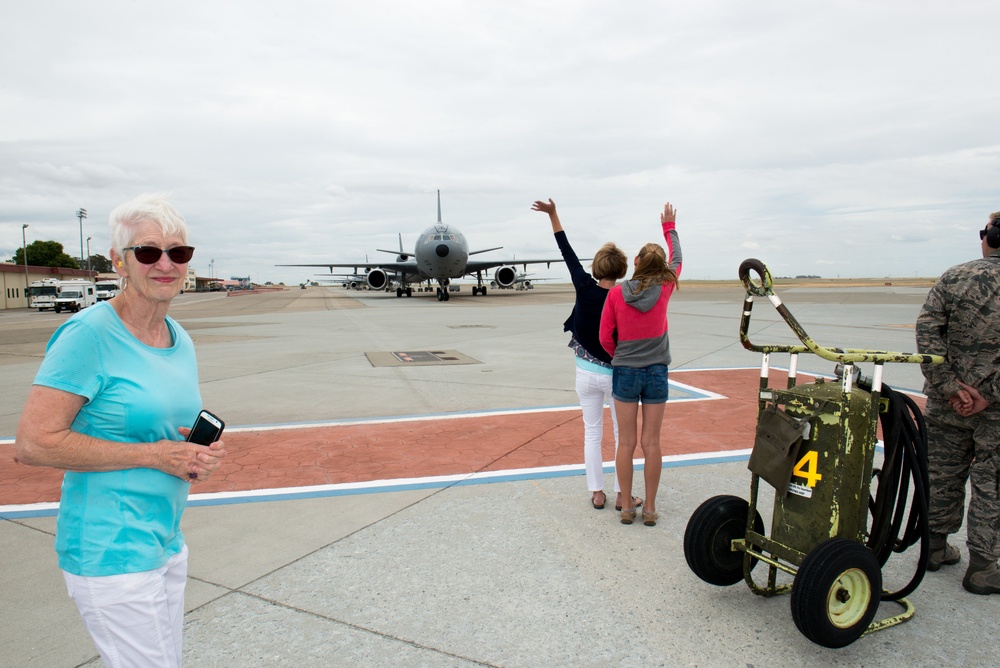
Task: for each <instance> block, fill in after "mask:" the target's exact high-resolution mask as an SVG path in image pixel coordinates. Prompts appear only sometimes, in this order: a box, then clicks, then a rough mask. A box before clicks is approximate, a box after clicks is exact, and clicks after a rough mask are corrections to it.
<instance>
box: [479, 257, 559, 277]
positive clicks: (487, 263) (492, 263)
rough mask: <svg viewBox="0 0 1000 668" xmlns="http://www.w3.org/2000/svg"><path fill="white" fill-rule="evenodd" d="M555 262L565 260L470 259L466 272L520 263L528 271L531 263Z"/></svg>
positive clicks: (548, 264)
mask: <svg viewBox="0 0 1000 668" xmlns="http://www.w3.org/2000/svg"><path fill="white" fill-rule="evenodd" d="M553 262H563V259H562V258H561V257H559V258H552V259H548V260H469V261H468V262H467V263H466V265H465V273H467V274H474V273H476V272H477V271H486V270H487V269H493V268H495V267H515V266H518V265H523V266H524V268H525V271H527V267H528V265H529V264H544V265H545V266H546V267H549V266H551V265H552V263H553Z"/></svg>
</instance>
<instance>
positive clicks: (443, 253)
mask: <svg viewBox="0 0 1000 668" xmlns="http://www.w3.org/2000/svg"><path fill="white" fill-rule="evenodd" d="M434 251H435V252H436V253H437V256H438V257H448V244H438V247H437V248H435V249H434Z"/></svg>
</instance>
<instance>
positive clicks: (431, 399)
mask: <svg viewBox="0 0 1000 668" xmlns="http://www.w3.org/2000/svg"><path fill="white" fill-rule="evenodd" d="M779 294H781V296H782V299H783V301H784V302H785V304H786V305H787V306H788V307H789V309H790V310H791V311H792V313H793V314H794V315H795V317H796V318H797V319H798V320H799V321H800V322H801V323H802V325H803V326H804V327H805V329H806V330H807V331H808V332H809V333H810V334H811V335H812V336H813V337H814V338H815V339H816V340H817V341H818V342H819V343H821V344H823V345H827V346H838V347H849V348H870V349H879V350H896V351H903V352H912V351H913V349H914V343H913V322H914V320H915V318H916V315H917V313H918V311H919V308H920V304H921V303H922V302H923V298H924V296H925V294H926V288H919V287H899V286H890V285H872V286H867V287H846V288H845V287H841V286H837V287H833V286H829V287H827V286H825V285H823V284H818V285H813V286H806V287H794V288H788V289H779ZM742 299H743V290H742V288H741V287H740V286H738V285H735V284H734V285H730V286H721V287H716V286H713V287H705V286H696V285H693V284H692V285H687V284H685V285H684V287H683V288H682V290H681V291H680V292H678V293H677V295H676V296H675V297H674V299H673V300H672V302H671V307H670V332H671V349H672V353H673V358H674V360H673V365H672V372H673V371H674V370H676V371H683V370H726V369H746V368H754V367H758V366H759V364H760V356H759V355H757V354H755V353H751V352H748V351H746V350H744V349H743V348H742V347H741V346H740V344H739V341H738V337H737V334H738V328H739V318H740V314H741V311H742ZM571 304H572V290H571V288H569V287H567V286H539V287H537V288H536V289H535V290H531V291H525V292H514V291H491V292H490V294H489V295H488V296H487V297H485V298H484V297H472V296H471V295H470V294H469V293H468V287H465V288H463V292H461V293H459V294H458V295H454V296H453V297H452V299H451V300H450V301H449V302H448V303H439V302H437V301H436V300H435V299H434V297H433V294H415V295H414V296H413V297H412V298H409V299H408V298H402V299H397V298H396V297H395V296H392V295H387V294H384V293H363V292H348V291H345V290H343V289H341V288H309V289H306V290H299V289H292V290H286V291H280V292H273V293H261V294H253V295H244V296H239V297H235V296H231V297H224V296H221V295H218V294H213V293H209V294H192V295H182V296H180V297H178V298H177V300H175V302H174V304H173V306H172V308H171V315H172V316H173V317H175V318H176V319H178V320H179V321H180V322H181V323H182V324H183V325H184V326H185V328H186V329H188V331H189V332H190V333H191V334H192V336H193V337H194V340H195V343H196V346H197V351H198V358H199V365H200V376H201V390H202V396H203V400H204V404H205V406H206V407H207V408H210V409H211V410H213V411H214V412H216V413H218V414H219V415H222V416H223V417H224V418H225V419H226V421H227V424H228V428H229V429H230V430H231V431H232V433H233V438H234V440H238V438H237V437H238V436H239V435H241V434H242V433H244V432H252V431H257V432H259V431H261V430H267V429H275V430H276V431H275V433H276V434H279V433H281V432H280V429H284V428H304V427H305V426H306V425H321V426H322V425H330V424H335V423H337V424H339V423H343V422H345V421H346V422H353V423H356V424H364V425H368V424H370V425H372V426H371V429H373V430H374V429H376V428H377V425H379V424H380V423H383V422H387V421H391V420H395V419H398V418H408V417H421V418H423V419H425V421H430V422H434V421H437V420H446V419H452V418H454V417H455V416H456V415H472V416H479V415H484V416H489V415H492V414H495V413H498V412H505V413H512V414H514V415H525V416H527V415H531V414H532V411H538V410H567V411H571V410H572V408H573V407H574V406H575V405H576V402H577V398H576V394H575V391H574V381H573V379H574V370H573V364H572V359H571V357H570V353H569V351H568V350H567V349H566V341H567V339H568V335H566V334H564V333H563V332H562V322H563V320H564V319H565V318H566V316H567V315H568V313H569V310H570V307H571ZM65 318H66V315H65V314H62V315H58V316H57V315H55V314H51V313H37V312H32V311H27V310H13V311H7V312H0V368H2V372H3V374H4V376H5V383H4V384H5V390H4V395H3V397H4V398H3V401H2V404H0V438H2V439H4V440H0V457H2V458H4V459H5V460H6V459H10V458H11V457H12V449H11V445H10V443H11V440H12V437H13V434H14V431H15V429H16V425H17V421H18V418H19V415H20V411H21V409H22V407H23V405H24V400H25V397H26V395H27V391H28V388H29V387H30V384H31V381H32V378H33V377H34V374H35V372H36V371H37V368H38V365H39V363H40V361H41V356H42V355H43V353H44V345H45V342H46V341H47V339H48V337H49V336H50V335H51V332H52V331H53V330H54V329H55V327H56V326H57V325H58V323H59V322H62V321H63V320H64V319H65ZM751 339H752V340H753V341H754V342H755V343H792V342H794V338H793V336H792V334H791V332H790V330H789V329H788V327H787V326H786V325H785V323H784V322H782V321H781V319H780V317H779V316H778V315H777V313H776V312H775V311H774V309H773V308H771V306H770V304H768V303H767V302H766V301H763V300H758V304H757V305H756V307H755V310H754V312H753V322H752V326H751ZM399 351H406V352H414V351H455V352H457V353H458V354H460V355H461V356H463V357H468V358H471V359H472V360H473V363H468V364H450V363H447V361H445V362H444V363H441V364H432V365H429V366H408V365H405V364H401V365H397V366H373V365H372V363H371V362H370V361H369V357H368V356H366V353H386V352H399ZM774 357H775V359H772V364H774V365H777V366H780V365H783V364H787V361H786V360H782V359H777V358H778V357H780V356H774ZM799 366H800V369H801V370H802V371H804V372H816V373H824V374H828V373H831V372H832V366H833V365H832V364H831V363H829V362H825V361H823V360H820V359H817V358H815V357H812V356H804V357H803V358H802V360H801V361H800V364H799ZM745 375H746V374H745V373H744V374H743V375H742V376H740V377H741V378H743V377H745ZM683 376H684V374H681V373H672V377H671V380H672V381H681V382H683ZM742 382H744V381H741V383H742ZM885 382H886V383H887V384H889V385H891V386H893V387H895V388H897V389H913V390H919V388H920V386H921V376H920V372H919V369H918V368H916V367H914V366H912V365H895V366H889V367H887V368H886V373H885ZM741 389H746V388H743V387H742V385H741ZM684 391H685V390H684V389H683V388H672V392H674V394H673V395H672V396H673V397H677V396H678V392H679V393H680V395H683V393H684ZM695 393H696V394H697V392H695ZM717 405H719V406H724V405H725V402H721V401H720V402H719V403H718V404H717ZM676 406H677V404H675V407H674V412H675V413H676V412H678V409H677V408H676ZM667 414H668V419H669V416H670V414H671V405H670V404H668V406H667ZM525 419H527V418H525ZM744 421H745V419H744V420H741V422H744ZM469 424H470V428H469V434H468V437H469V439H470V440H471V441H473V442H475V440H476V439H477V437H478V438H479V439H480V440H482V439H483V438H484V434H483V433H482V432H480V431H477V426H476V425H477V424H480V423H478V422H476V421H475V420H471V421H470V422H469ZM674 427H675V428H674V429H671V430H664V434H663V440H664V444H665V445H668V444H669V443H670V442H671V440H672V439H674V440H683V438H684V436H683V435H684V433H685V431H686V430H693V431H697V430H698V428H699V425H698V424H688V425H675V426H674ZM745 429H746V434H747V435H748V436H747V438H748V440H747V442H746V443H745V444H742V445H741V444H736V445H735V446H734V444H732V443H729V444H720V445H719V448H718V449H719V450H730V451H731V450H732V449H733V448H734V447H737V446H738V447H742V448H750V447H751V446H752V430H753V424H748V425H745ZM579 436H580V440H581V441H582V430H581V431H580V434H579ZM546 438H547V436H546V434H545V433H538V434H536V435H534V436H533V437H532V438H531V439H528V440H532V442H535V443H545V442H546V441H545V439H546ZM610 438H611V437H610V429H608V430H607V431H606V440H609V439H610ZM406 445H407V444H406V443H400V448H405V447H406ZM456 447H458V446H456ZM282 448H283V442H281V440H280V439H279V438H276V439H275V442H274V443H273V449H274V458H275V459H280V458H281V457H282V456H283V452H282ZM606 451H607V450H606ZM411 454H415V455H416V456H417V457H419V456H420V453H419V452H417V453H411ZM730 454H732V453H730ZM606 459H607V457H606ZM745 460H746V451H745V450H743V451H738V452H737V454H736V456H735V457H728V456H727V457H720V456H718V454H717V453H716V452H713V451H711V448H709V449H706V448H704V447H701V446H699V452H697V453H695V454H694V455H691V456H688V457H687V458H682V457H677V458H674V459H670V458H668V461H666V462H665V470H664V474H663V479H662V482H661V486H660V490H661V492H660V497H659V503H658V506H659V508H658V510H659V511H660V513H661V520H660V522H659V523H658V525H657V526H655V527H645V526H642V525H641V524H636V525H632V526H624V525H622V524H620V523H619V522H618V517H617V513H615V512H614V510H612V509H611V506H612V504H611V503H609V504H608V505H607V507H606V509H605V510H601V511H595V510H594V509H593V508H592V507H591V505H590V501H589V494H588V493H587V491H586V485H585V481H584V478H583V474H582V448H578V452H577V455H576V460H575V462H572V463H570V464H569V465H559V466H542V467H537V468H529V469H510V470H502V471H494V472H493V474H492V475H491V476H486V477H482V476H479V477H477V476H475V475H471V474H470V475H459V476H454V477H448V478H446V479H445V478H442V479H438V478H434V477H433V476H424V475H421V476H420V477H417V478H408V479H397V478H386V479H378V480H367V481H363V482H357V483H351V484H340V483H338V484H332V485H328V486H321V487H309V488H305V487H303V488H298V489H297V488H295V486H294V483H290V484H286V485H285V486H284V487H282V488H281V489H263V490H262V489H257V490H256V491H255V492H254V494H253V495H249V496H240V495H239V494H230V495H226V494H224V493H204V494H202V493H201V492H199V489H198V487H197V486H195V487H193V488H192V495H193V497H192V503H191V507H189V509H188V511H187V512H186V514H185V516H184V525H183V528H184V531H185V535H186V538H187V542H188V545H189V547H190V550H191V556H190V580H189V584H188V589H187V599H186V607H187V614H186V618H185V627H184V633H185V638H184V642H185V649H184V654H185V662H186V664H187V665H190V666H237V665H238V666H285V665H289V666H290V665H297V666H301V665H333V666H339V665H352V666H354V665H362V666H382V665H388V664H395V665H400V666H473V665H486V666H539V665H543V666H599V665H600V666H605V665H616V666H661V665H662V666H675V665H691V666H747V665H755V666H763V665H768V666H772V665H800V664H806V663H808V664H810V665H829V666H889V665H892V666H895V665H899V664H904V665H907V664H908V665H920V666H930V665H944V664H960V665H981V666H988V665H997V660H996V658H995V657H996V650H995V642H993V641H992V640H991V639H992V638H995V637H996V636H997V633H998V631H1000V616H998V615H997V614H996V605H997V602H998V601H997V597H989V596H985V597H984V596H975V595H972V594H969V593H967V592H965V591H964V590H963V589H962V587H961V578H962V575H963V573H964V566H965V563H967V558H968V555H967V551H966V550H965V547H964V533H963V534H961V535H959V536H957V537H956V538H957V544H958V545H959V546H960V547H962V552H963V557H962V558H963V563H962V564H961V565H959V566H955V567H950V568H947V567H946V568H944V569H942V570H941V571H939V572H937V573H928V574H927V576H926V577H925V578H924V580H923V583H922V584H921V586H920V587H919V589H918V590H917V591H916V592H915V593H914V594H913V595H912V596H910V600H911V601H912V603H913V605H914V606H915V608H916V614H915V616H914V618H913V619H912V620H910V621H909V622H906V623H904V624H902V625H900V626H896V627H893V628H889V629H886V630H882V631H879V632H877V633H873V634H870V635H867V636H864V637H862V638H861V639H859V640H858V641H857V642H855V643H854V644H852V645H850V646H849V647H846V648H843V649H839V650H832V649H825V648H823V647H820V646H818V645H816V644H813V643H812V642H810V641H809V640H807V639H806V638H805V637H804V636H803V635H801V634H800V633H799V631H798V630H797V628H796V626H795V624H794V622H793V620H792V616H791V613H790V609H789V598H790V597H789V596H788V595H784V596H776V597H773V598H763V597H759V596H755V595H754V594H752V593H751V592H750V590H749V589H748V588H747V586H746V585H745V584H743V583H738V584H736V585H734V586H731V587H715V586H712V585H709V584H706V583H704V582H702V581H701V580H700V579H698V578H697V577H696V576H695V575H694V574H692V572H691V570H690V569H689V568H688V566H687V564H686V563H685V559H684V554H683V536H684V531H685V527H686V525H687V522H688V518H689V517H690V516H691V513H692V512H693V511H694V510H695V508H697V507H698V505H699V504H701V503H702V501H704V500H705V499H707V498H709V497H711V496H714V495H717V494H735V495H738V496H741V497H743V498H746V497H747V496H748V489H749V482H750V476H749V473H748V472H747V470H746V463H745ZM609 463H610V462H609ZM8 469H9V470H18V473H17V475H19V476H21V477H28V476H33V475H36V473H37V472H38V471H39V470H38V469H31V468H28V467H16V468H12V467H10V466H8ZM606 471H607V473H606V481H605V489H606V490H607V491H608V492H609V497H610V498H612V499H613V495H610V492H611V490H612V488H613V474H612V473H611V472H610V466H608V467H606ZM636 480H637V493H638V494H639V495H640V496H642V495H643V492H642V484H641V475H637V476H636ZM208 484H210V483H206V485H208ZM4 486H5V481H4V479H3V478H0V517H2V518H3V521H0V545H2V546H3V555H4V562H5V563H4V567H3V569H2V571H0V573H2V574H0V602H2V603H3V605H2V607H0V646H2V647H3V650H4V651H3V652H2V653H0V666H57V667H61V666H78V665H99V663H100V661H99V659H98V658H97V655H96V650H95V649H94V647H93V644H92V642H91V641H90V638H89V636H88V635H87V633H86V631H85V630H84V628H83V625H82V623H81V621H80V619H79V616H78V613H77V611H76V608H75V606H74V605H73V603H72V601H70V599H69V598H68V597H67V596H66V591H65V586H64V584H63V582H62V577H61V575H60V573H59V571H58V568H57V566H56V560H55V554H54V551H53V548H52V542H53V536H54V529H55V519H54V517H53V514H52V513H53V510H52V505H53V504H45V503H39V504H11V503H6V505H3V504H4V503H5V502H4V501H3V488H4ZM6 486H7V487H8V489H9V488H10V486H11V485H9V484H6ZM296 491H297V492H298V493H295V492H296ZM759 507H760V510H761V513H762V515H764V517H765V522H766V523H767V522H769V514H770V512H769V508H768V506H767V504H766V503H764V502H763V501H762V504H761V505H760V506H759ZM915 551H916V550H915V549H911V550H910V551H908V552H907V553H905V554H903V555H899V556H896V557H893V558H892V559H890V561H889V562H888V563H887V564H886V566H885V567H884V568H883V577H884V580H885V582H886V586H887V587H889V588H898V587H900V586H902V585H903V584H904V583H905V582H906V581H907V580H908V579H909V577H910V575H911V574H912V571H913V568H914V564H915V561H916V554H915ZM755 573H758V574H763V573H765V571H764V568H763V567H762V566H758V570H757V571H755ZM896 612H897V606H895V605H894V604H891V603H883V604H882V606H881V608H880V611H879V617H886V616H888V615H891V614H895V613H896Z"/></svg>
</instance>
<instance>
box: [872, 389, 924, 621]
mask: <svg viewBox="0 0 1000 668" xmlns="http://www.w3.org/2000/svg"><path fill="white" fill-rule="evenodd" d="M882 397H884V398H885V399H887V400H888V409H887V410H885V411H882V412H880V415H879V418H880V420H881V423H882V443H883V446H884V449H885V456H884V459H883V464H882V468H881V469H875V470H874V471H872V477H873V478H877V479H878V490H877V492H876V493H875V497H874V498H871V497H869V502H868V507H869V510H870V512H871V516H872V521H871V530H870V531H869V536H868V542H867V545H868V548H869V549H871V551H872V552H874V553H875V556H876V557H877V558H878V561H879V564H880V565H882V566H884V565H885V563H886V561H888V560H889V557H890V556H891V554H892V553H893V552H897V553H899V552H904V551H906V549H907V548H909V547H911V546H912V545H915V544H916V543H917V542H918V541H919V542H920V557H919V559H918V561H917V571H916V573H914V575H913V579H911V580H910V582H909V584H907V585H906V586H905V587H903V588H902V589H900V590H899V591H896V592H886V593H883V594H882V599H883V600H888V601H896V600H899V599H901V598H903V597H904V596H907V595H909V594H910V593H912V592H913V591H914V590H915V589H916V588H917V586H918V585H919V584H920V582H921V581H922V580H923V578H924V572H925V571H926V570H927V560H928V558H929V557H930V529H929V527H928V523H927V507H928V504H929V499H930V496H929V494H930V484H929V481H928V475H927V428H926V425H925V424H924V416H923V414H922V413H921V412H920V408H919V407H918V406H917V404H916V402H914V401H913V399H912V398H910V397H909V396H907V395H905V394H902V393H901V392H896V391H895V390H893V389H892V388H890V387H888V386H886V385H883V386H882ZM911 482H912V483H913V494H912V495H911V494H910V483H911ZM908 499H909V507H907V500H908ZM901 531H902V536H900V532H901Z"/></svg>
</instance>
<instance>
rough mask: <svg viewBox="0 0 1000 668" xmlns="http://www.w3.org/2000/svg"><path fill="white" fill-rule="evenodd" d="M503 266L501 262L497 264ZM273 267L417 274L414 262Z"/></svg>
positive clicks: (283, 265) (278, 265) (330, 263)
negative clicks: (360, 269) (379, 270)
mask: <svg viewBox="0 0 1000 668" xmlns="http://www.w3.org/2000/svg"><path fill="white" fill-rule="evenodd" d="M497 264H498V265H499V264H503V263H502V262H500V263H497ZM274 266H275V267H326V268H327V269H329V270H330V273H331V274H332V273H333V270H334V268H335V267H336V268H339V269H353V270H354V273H355V274H356V273H358V268H359V267H361V268H364V269H376V268H377V269H384V270H386V271H394V272H396V273H399V274H404V273H405V274H410V275H414V274H419V273H420V272H419V271H418V270H417V262H416V260H407V261H406V262H396V261H392V262H340V263H338V262H324V263H322V264H317V263H314V264H276V265H274Z"/></svg>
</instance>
